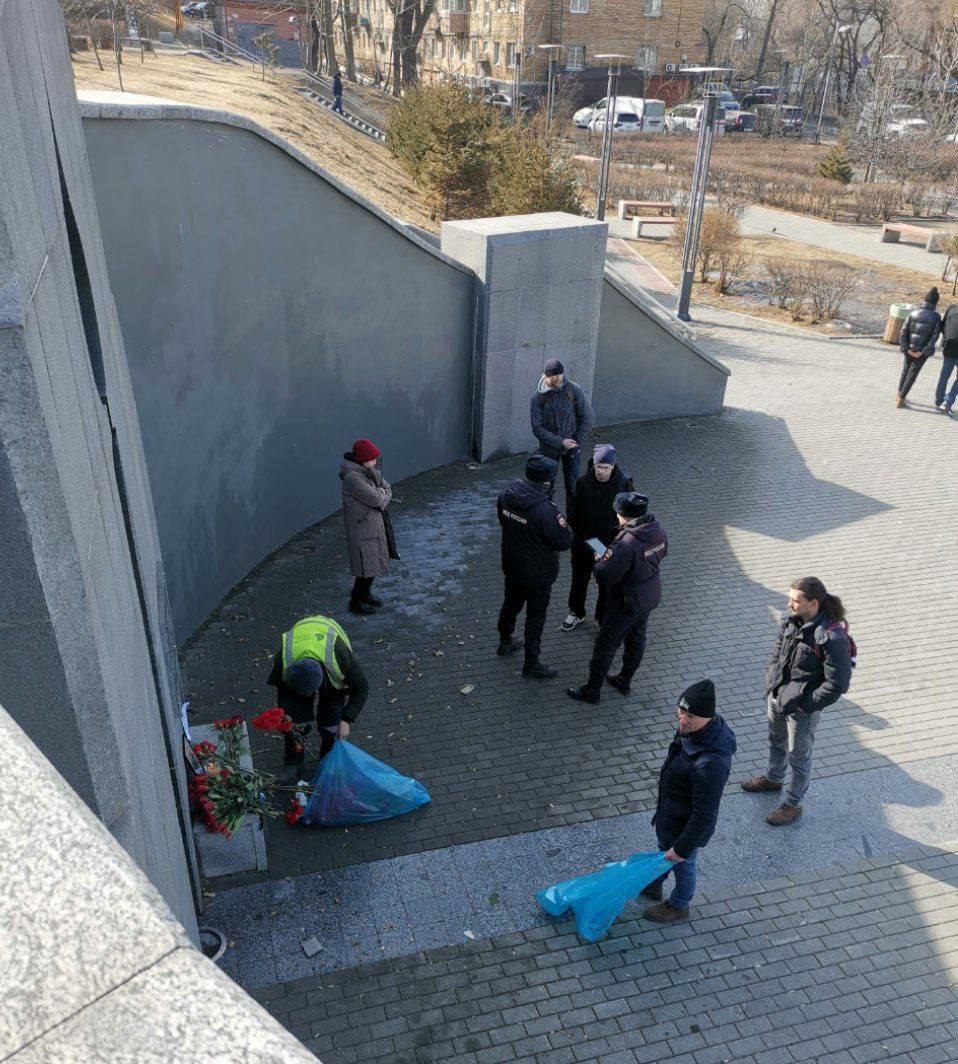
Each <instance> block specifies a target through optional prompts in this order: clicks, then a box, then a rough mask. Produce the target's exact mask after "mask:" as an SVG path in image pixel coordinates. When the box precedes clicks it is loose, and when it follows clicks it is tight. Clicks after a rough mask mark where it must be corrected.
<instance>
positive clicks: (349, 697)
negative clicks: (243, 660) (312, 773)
mask: <svg viewBox="0 0 958 1064" xmlns="http://www.w3.org/2000/svg"><path fill="white" fill-rule="evenodd" d="M266 682H267V683H268V684H269V685H270V686H271V687H275V688H276V704H277V705H278V706H280V707H281V708H282V709H284V710H286V712H287V713H288V714H289V716H290V717H291V718H292V720H293V721H294V723H295V725H296V726H295V727H294V728H293V730H292V731H291V732H287V733H286V734H285V735H284V736H283V739H284V741H285V750H284V764H287V765H301V764H302V763H303V761H304V759H305V749H304V743H303V739H304V737H305V735H306V734H307V733H308V731H309V729H310V726H311V724H312V722H313V717H314V716H315V718H316V727H317V729H318V732H319V738H320V749H319V756H320V758H323V757H325V756H326V754H328V753H329V751H330V750H331V749H332V747H333V744H334V743H335V742H336V739H337V738H340V739H345V738H346V737H347V736H348V735H349V726H350V724H352V723H353V721H355V719H356V718H357V717H358V716H359V712H360V710H361V709H362V708H363V706H364V705H365V704H366V699H367V698H368V696H369V681H368V680H367V679H366V675H365V673H364V672H363V670H362V667H361V666H360V664H359V662H358V661H357V660H356V655H355V654H354V653H353V648H352V645H351V643H350V642H349V636H347V635H346V633H345V631H344V630H343V628H342V626H341V625H340V624H339V623H338V622H337V621H334V620H333V619H332V617H320V616H316V617H305V618H304V619H303V620H301V621H297V623H296V624H294V625H293V627H292V628H290V630H289V631H288V632H284V633H283V640H282V644H281V645H280V648H279V650H277V652H276V655H275V657H274V658H273V668H272V671H271V672H270V674H269V679H268V680H267V681H266Z"/></svg>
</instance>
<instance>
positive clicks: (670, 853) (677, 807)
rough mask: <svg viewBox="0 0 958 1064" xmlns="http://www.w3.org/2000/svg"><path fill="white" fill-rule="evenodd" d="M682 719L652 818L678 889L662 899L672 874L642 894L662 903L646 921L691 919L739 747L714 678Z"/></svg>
mask: <svg viewBox="0 0 958 1064" xmlns="http://www.w3.org/2000/svg"><path fill="white" fill-rule="evenodd" d="M678 718H679V727H678V731H677V732H676V733H675V738H674V739H673V740H672V745H671V746H670V747H669V752H668V753H667V754H666V755H665V764H664V765H663V766H662V771H661V772H660V773H659V800H658V803H657V805H656V807H655V816H654V817H652V823H653V825H654V826H655V837H656V840H657V842H658V844H659V849H660V850H664V851H665V856H666V858H668V860H670V861H672V862H673V865H672V874H673V875H674V876H675V889H674V890H673V891H672V895H671V897H670V898H669V899H668V901H662V884H663V882H664V881H665V879H666V877H667V876H668V875H669V873H668V872H666V873H665V875H664V876H662V877H661V879H657V880H655V881H654V882H652V883H650V884H649V885H648V886H647V887H646V888H645V890H643V891H642V893H643V894H644V895H645V896H646V897H647V898H653V899H654V900H656V901H657V902H658V903H659V904H658V905H652V906H650V907H649V908H648V909H646V910H645V917H646V919H647V920H655V921H656V922H657V923H660V924H668V923H672V922H673V921H675V920H687V919H688V918H689V903H690V902H691V901H692V895H693V894H694V893H695V857H696V854H697V853H698V851H699V850H700V849H701V848H702V847H703V846H705V845H706V843H707V842H708V841H709V839H711V837H712V834H713V832H714V831H715V825H716V822H717V821H718V811H719V803H720V802H721V800H722V791H723V790H724V789H725V784H726V783H727V782H728V777H729V772H730V771H731V769H732V755H733V754H734V753H735V746H736V744H735V732H733V731H732V729H731V728H730V727H729V726H728V725H727V724H726V723H725V721H724V720H723V719H722V718H721V717H719V716H716V714H715V687H714V685H713V683H712V681H711V680H699V682H698V683H694V684H692V686H691V687H689V688H687V689H686V690H685V691H684V692H683V694H682V697H681V698H680V699H679V705H678Z"/></svg>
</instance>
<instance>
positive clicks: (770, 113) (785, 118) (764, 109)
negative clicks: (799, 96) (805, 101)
mask: <svg viewBox="0 0 958 1064" xmlns="http://www.w3.org/2000/svg"><path fill="white" fill-rule="evenodd" d="M755 124H756V127H757V128H758V130H759V131H760V132H762V133H771V132H772V131H773V130H776V129H777V131H778V132H779V133H782V134H785V135H793V136H798V135H799V134H801V132H802V129H803V128H804V126H805V112H804V111H803V110H802V109H801V107H796V106H794V105H792V104H788V103H783V104H776V103H763V104H759V106H758V107H756V108H755Z"/></svg>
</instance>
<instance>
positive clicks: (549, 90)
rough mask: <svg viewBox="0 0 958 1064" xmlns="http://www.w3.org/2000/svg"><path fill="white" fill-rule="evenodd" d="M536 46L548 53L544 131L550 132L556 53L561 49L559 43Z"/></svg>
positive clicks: (553, 101) (553, 103) (553, 106)
mask: <svg viewBox="0 0 958 1064" xmlns="http://www.w3.org/2000/svg"><path fill="white" fill-rule="evenodd" d="M538 48H539V50H540V51H542V52H548V54H549V78H548V81H547V83H546V133H551V132H552V112H553V110H554V108H555V78H556V63H557V61H558V58H559V56H558V53H559V52H561V51H562V45H561V44H540V45H538Z"/></svg>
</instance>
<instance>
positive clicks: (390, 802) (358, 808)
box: [300, 739, 429, 827]
mask: <svg viewBox="0 0 958 1064" xmlns="http://www.w3.org/2000/svg"><path fill="white" fill-rule="evenodd" d="M428 801H429V793H428V792H427V790H426V788H425V787H423V785H422V784H421V783H419V782H417V781H416V780H414V779H410V778H409V777H408V776H401V775H400V774H399V773H398V772H397V771H396V770H395V769H394V768H390V767H389V765H386V764H384V763H383V762H382V761H377V760H376V758H374V757H371V756H370V755H369V754H367V753H366V752H365V751H363V750H360V749H359V747H358V746H353V745H352V743H348V742H346V741H345V740H344V739H339V740H338V741H337V742H336V743H334V745H333V748H332V750H330V751H329V753H328V754H327V755H326V756H325V757H324V758H323V760H322V761H320V763H319V769H318V770H317V772H316V775H315V776H314V777H313V784H312V797H311V798H310V799H309V801H308V802H307V803H306V812H305V813H304V814H303V816H302V819H301V821H300V823H302V824H321V825H323V826H325V827H336V826H339V825H342V824H363V823H366V822H368V821H371V820H387V819H388V818H389V817H393V816H402V814H403V813H409V812H411V811H412V810H413V809H418V808H419V806H421V805H425V804H426V803H427V802H428Z"/></svg>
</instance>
